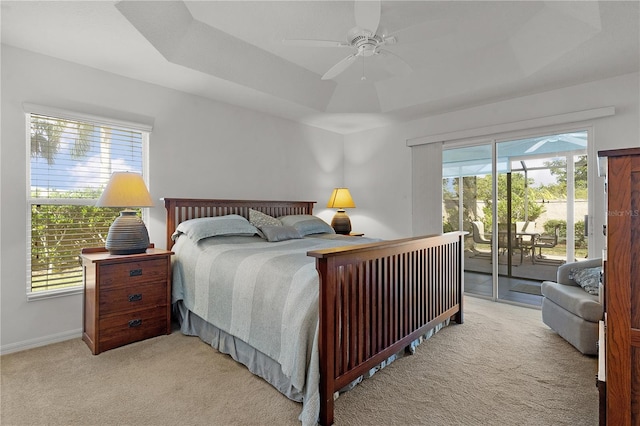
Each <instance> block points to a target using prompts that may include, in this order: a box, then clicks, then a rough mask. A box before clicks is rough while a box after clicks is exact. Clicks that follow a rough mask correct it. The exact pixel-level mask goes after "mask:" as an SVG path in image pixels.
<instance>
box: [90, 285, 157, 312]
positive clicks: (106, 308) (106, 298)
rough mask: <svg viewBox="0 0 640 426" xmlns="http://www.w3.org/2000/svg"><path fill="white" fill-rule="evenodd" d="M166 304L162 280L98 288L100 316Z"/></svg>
mask: <svg viewBox="0 0 640 426" xmlns="http://www.w3.org/2000/svg"><path fill="white" fill-rule="evenodd" d="M167 304H168V301H167V287H166V283H165V282H164V281H157V282H149V283H143V284H138V285H135V286H126V287H116V288H111V289H104V288H102V289H100V317H102V316H103V315H109V314H112V313H123V312H127V311H131V310H143V309H149V308H155V307H158V306H166V305H167Z"/></svg>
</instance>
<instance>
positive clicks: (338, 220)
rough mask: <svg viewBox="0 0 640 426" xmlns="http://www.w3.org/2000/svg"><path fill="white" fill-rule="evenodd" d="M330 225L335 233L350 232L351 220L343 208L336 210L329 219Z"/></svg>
mask: <svg viewBox="0 0 640 426" xmlns="http://www.w3.org/2000/svg"><path fill="white" fill-rule="evenodd" d="M331 227H332V228H333V230H334V231H336V234H344V235H346V234H349V233H350V232H351V220H350V219H349V216H347V214H346V213H345V211H344V210H338V211H337V212H336V214H335V216H333V219H332V220H331Z"/></svg>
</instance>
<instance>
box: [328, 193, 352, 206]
mask: <svg viewBox="0 0 640 426" xmlns="http://www.w3.org/2000/svg"><path fill="white" fill-rule="evenodd" d="M327 207H328V208H330V209H353V208H355V207H356V204H355V203H354V202H353V198H351V193H350V192H349V188H335V189H334V190H333V192H332V193H331V197H329V202H328V203H327Z"/></svg>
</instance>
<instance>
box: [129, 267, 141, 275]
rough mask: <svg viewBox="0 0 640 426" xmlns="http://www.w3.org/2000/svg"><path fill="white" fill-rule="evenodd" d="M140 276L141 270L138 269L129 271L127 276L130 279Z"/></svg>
mask: <svg viewBox="0 0 640 426" xmlns="http://www.w3.org/2000/svg"><path fill="white" fill-rule="evenodd" d="M140 275H142V268H140V269H132V270H130V271H129V276H130V277H139V276H140Z"/></svg>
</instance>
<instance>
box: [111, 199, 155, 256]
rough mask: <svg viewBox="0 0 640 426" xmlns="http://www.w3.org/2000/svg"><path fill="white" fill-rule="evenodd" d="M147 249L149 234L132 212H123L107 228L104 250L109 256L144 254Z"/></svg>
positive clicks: (140, 220)
mask: <svg viewBox="0 0 640 426" xmlns="http://www.w3.org/2000/svg"><path fill="white" fill-rule="evenodd" d="M148 247H149V233H148V232H147V227H146V226H145V225H144V222H143V221H142V219H140V218H139V217H138V215H137V213H136V212H135V211H134V210H123V211H121V212H120V216H118V217H117V218H116V220H115V221H114V222H113V223H112V224H111V227H109V233H108V234H107V242H106V244H105V248H106V249H107V250H109V253H111V254H138V253H144V252H146V251H147V248H148Z"/></svg>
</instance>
